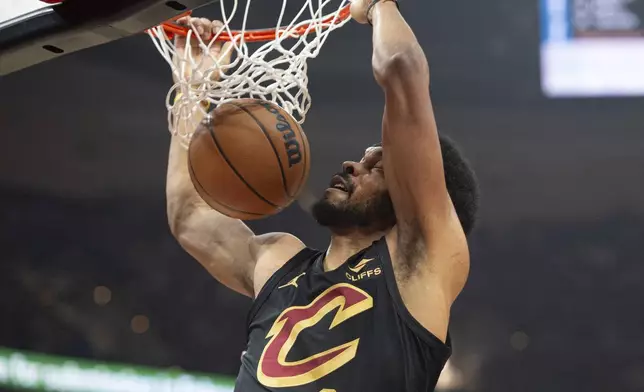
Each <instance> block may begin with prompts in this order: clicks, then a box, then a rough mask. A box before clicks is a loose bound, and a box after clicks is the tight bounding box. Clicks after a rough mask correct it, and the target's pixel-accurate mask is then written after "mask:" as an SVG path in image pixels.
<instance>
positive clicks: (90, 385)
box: [0, 348, 234, 392]
mask: <svg viewBox="0 0 644 392" xmlns="http://www.w3.org/2000/svg"><path fill="white" fill-rule="evenodd" d="M0 386H5V387H9V388H20V389H28V390H37V391H59V392H76V391H79V392H80V391H83V392H116V391H119V392H129V391H132V392H141V391H154V392H183V391H186V392H188V391H191V392H232V390H233V388H234V380H233V379H231V378H227V377H220V376H210V375H204V374H194V373H193V374H190V373H183V372H180V371H163V370H160V369H151V368H144V367H139V366H130V365H118V364H106V363H100V362H93V361H87V360H78V359H72V358H64V357H54V356H48V355H42V354H34V353H26V352H21V351H15V350H9V349H2V348H0Z"/></svg>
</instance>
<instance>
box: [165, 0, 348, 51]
mask: <svg viewBox="0 0 644 392" xmlns="http://www.w3.org/2000/svg"><path fill="white" fill-rule="evenodd" d="M350 7H351V5H350V4H347V5H346V6H344V7H342V9H341V10H340V12H339V13H338V14H337V16H336V14H333V15H329V16H327V17H326V18H324V19H323V20H322V23H330V22H331V21H332V20H333V19H334V18H335V22H334V24H338V23H340V22H342V21H344V20H345V19H347V18H348V17H349V16H350V15H351V12H350ZM191 14H192V12H191V11H188V12H185V13H183V14H181V15H178V16H176V17H174V18H172V19H170V20H169V21H167V22H163V23H161V27H163V30H165V33H166V35H167V36H168V38H169V39H172V38H174V36H175V35H183V36H186V35H188V31H189V30H190V29H189V28H188V27H185V26H179V25H178V24H176V23H174V22H175V21H176V20H177V19H180V18H183V17H184V16H189V15H191ZM310 25H311V24H310V23H306V24H303V25H301V26H299V27H298V28H296V29H294V30H292V31H291V34H290V36H295V37H300V36H302V35H306V34H309V33H312V32H314V31H315V30H310V31H307V30H308V28H309V26H310ZM239 35H243V36H244V41H246V42H260V41H273V40H275V39H276V38H277V31H276V30H275V28H270V29H257V30H246V31H240V30H232V31H231V32H230V33H228V32H222V33H221V34H220V35H219V37H217V41H231V40H232V39H233V38H235V37H237V36H239Z"/></svg>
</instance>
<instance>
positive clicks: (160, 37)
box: [148, 0, 350, 146]
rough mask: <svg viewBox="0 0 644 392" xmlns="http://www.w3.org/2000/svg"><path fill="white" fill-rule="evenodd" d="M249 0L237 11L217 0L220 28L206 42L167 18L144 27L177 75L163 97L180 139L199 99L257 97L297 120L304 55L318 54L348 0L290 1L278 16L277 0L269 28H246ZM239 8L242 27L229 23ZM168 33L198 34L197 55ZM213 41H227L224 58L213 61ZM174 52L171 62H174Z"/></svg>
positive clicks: (345, 15) (303, 102)
mask: <svg viewBox="0 0 644 392" xmlns="http://www.w3.org/2000/svg"><path fill="white" fill-rule="evenodd" d="M252 1H253V0H246V4H245V7H244V9H243V11H238V10H239V8H240V4H239V3H240V1H239V0H220V1H219V4H220V8H221V15H222V18H221V20H222V22H223V27H222V28H221V29H220V30H219V31H217V32H216V33H215V35H214V37H213V38H212V39H211V40H210V41H209V42H204V41H203V40H202V39H201V37H199V35H198V34H194V32H193V31H192V29H190V28H186V27H181V26H178V25H176V24H172V23H171V22H168V23H164V24H162V25H160V26H157V27H155V28H152V29H150V30H149V31H148V35H149V36H150V37H151V38H152V42H153V43H154V45H155V46H156V48H157V50H158V51H159V53H160V54H161V56H163V58H164V59H165V60H166V62H167V63H168V64H169V65H170V67H171V69H172V72H173V75H174V77H175V80H177V81H178V82H177V83H175V84H174V85H173V86H172V87H171V88H170V90H169V91H168V95H167V97H166V106H167V109H168V125H169V129H170V132H171V133H172V134H173V135H178V136H180V137H181V138H182V139H183V142H184V145H186V146H187V145H188V143H189V141H190V137H191V136H192V133H193V132H194V130H195V129H196V127H197V125H198V124H193V123H192V122H194V120H193V121H191V119H192V118H199V117H201V116H194V114H195V112H197V111H201V112H203V113H204V114H205V111H206V109H205V106H208V105H203V103H206V102H208V103H210V105H219V104H221V103H222V102H225V101H229V100H234V99H239V98H257V99H264V100H268V101H272V102H274V103H276V104H278V105H279V106H280V107H282V108H283V109H284V110H285V111H286V112H288V113H289V114H290V115H291V116H293V118H294V119H295V120H296V121H297V122H299V123H302V122H304V119H305V118H306V113H307V112H308V110H309V108H310V107H311V96H310V95H309V91H308V76H307V60H308V59H309V58H313V57H316V56H317V55H318V53H319V52H320V49H321V48H322V45H323V44H324V42H325V41H326V39H327V37H328V35H329V33H331V31H333V30H335V29H337V28H340V27H341V26H343V25H344V24H345V23H346V22H347V21H348V20H349V19H350V17H349V0H297V1H298V3H299V2H301V3H302V6H301V8H300V9H299V12H297V13H296V15H295V17H294V18H293V19H292V20H290V21H288V20H286V17H285V11H286V6H287V2H288V0H282V5H281V10H280V13H279V17H278V19H277V23H276V25H275V26H274V27H272V28H268V29H264V30H247V21H248V17H249V13H250V9H251V3H252ZM291 1H292V2H293V1H294V0H291ZM292 6H293V5H292V4H291V7H292ZM238 12H239V13H241V12H243V19H242V23H241V29H240V30H233V29H231V27H230V23H231V21H232V20H233V18H235V17H237V18H238V17H239V16H238V15H237V14H238ZM175 34H183V35H186V36H187V39H188V41H190V39H198V41H199V47H200V48H201V50H202V51H203V53H204V56H203V57H202V58H201V60H200V61H197V60H196V59H195V56H193V52H192V48H191V46H190V45H189V44H188V45H186V48H185V50H183V49H182V50H181V51H177V48H176V47H175V45H174V42H173V40H172V38H173V37H174V35H175ZM216 41H227V42H230V44H229V45H225V46H224V48H225V50H229V51H234V52H233V53H232V55H233V60H232V62H231V63H230V64H228V65H224V64H220V63H219V59H218V58H215V56H213V55H212V54H211V51H210V48H211V46H212V45H214V44H215V42H216ZM249 43H254V44H253V45H252V47H254V50H250V48H249V45H248V44H249ZM255 46H257V47H255ZM174 56H177V59H178V61H173V57H174ZM220 56H222V55H220ZM206 64H209V65H206ZM213 75H220V77H219V78H216V77H215V78H213ZM213 79H214V80H213Z"/></svg>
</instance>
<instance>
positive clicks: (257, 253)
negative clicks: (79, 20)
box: [166, 19, 304, 297]
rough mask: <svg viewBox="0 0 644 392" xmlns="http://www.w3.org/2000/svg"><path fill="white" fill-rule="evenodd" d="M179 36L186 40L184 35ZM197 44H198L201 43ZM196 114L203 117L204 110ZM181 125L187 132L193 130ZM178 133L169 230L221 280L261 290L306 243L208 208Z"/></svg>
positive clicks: (249, 291)
mask: <svg viewBox="0 0 644 392" xmlns="http://www.w3.org/2000/svg"><path fill="white" fill-rule="evenodd" d="M184 22H186V21H184ZM192 22H193V24H194V25H196V26H197V28H198V29H200V31H199V33H201V34H203V35H204V37H207V36H208V35H209V32H208V31H207V30H208V29H212V28H217V27H216V25H213V24H212V23H211V22H210V21H207V20H203V19H196V20H192ZM178 39H179V40H180V39H183V40H184V41H185V38H178ZM182 44H183V45H185V42H183V43H182V42H177V46H178V47H179V48H180V47H181V45H182ZM193 50H198V47H196V48H193ZM212 50H216V51H220V50H221V47H220V46H218V45H213V48H212ZM193 53H194V52H193ZM193 56H194V55H193ZM220 61H221V60H220ZM224 61H229V59H224ZM205 66H208V64H205ZM194 115H195V116H199V117H203V114H202V113H201V112H200V111H197V112H196V113H195V114H194ZM201 120H202V118H192V121H186V122H184V123H183V124H181V125H180V126H182V127H186V126H189V125H188V124H194V123H199V122H200V121H201ZM178 131H179V132H178V133H179V134H183V133H184V131H192V130H183V129H179V130H178ZM180 139H181V138H180V137H179V136H172V141H171V143H170V152H169V156H168V173H167V179H166V202H167V215H168V224H169V225H170V230H171V232H172V234H173V235H174V236H175V238H176V239H177V241H178V242H179V244H180V245H181V246H182V247H183V249H184V250H186V252H188V253H189V254H190V255H191V256H193V257H194V258H195V259H197V260H198V261H199V262H200V263H201V264H202V265H203V266H204V267H205V268H206V270H207V271H208V272H209V273H210V274H211V275H213V276H214V277H215V278H216V279H217V280H219V281H220V282H221V283H223V284H224V285H226V286H228V287H229V288H231V289H233V290H235V291H237V292H239V293H241V294H244V295H247V296H251V297H252V296H253V295H255V294H256V293H257V292H259V290H260V289H261V287H262V286H263V284H264V282H265V281H266V280H267V279H268V277H270V275H271V274H272V271H273V270H274V269H275V268H277V267H279V263H280V262H284V261H286V260H288V259H290V258H291V257H292V256H293V255H294V254H295V253H297V252H298V251H299V250H301V249H302V248H303V247H304V245H303V244H302V243H301V241H299V240H298V239H297V238H295V237H293V236H291V235H288V234H285V233H270V234H265V235H260V236H256V235H255V234H254V233H253V232H252V231H251V230H250V229H249V228H248V227H247V226H246V225H245V224H244V223H243V222H242V221H241V220H238V219H233V218H229V217H227V216H225V215H223V214H221V213H219V212H217V211H215V210H213V209H212V208H210V207H209V206H208V205H207V204H206V203H205V202H204V201H203V200H202V199H201V197H200V196H199V194H198V193H197V191H196V190H195V188H194V185H193V184H192V181H191V179H190V174H189V171H188V157H187V154H188V152H187V151H186V149H185V147H183V145H182V143H181V140H180ZM259 264H262V266H261V268H257V266H258V265H259Z"/></svg>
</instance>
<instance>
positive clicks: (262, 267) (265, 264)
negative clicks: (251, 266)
mask: <svg viewBox="0 0 644 392" xmlns="http://www.w3.org/2000/svg"><path fill="white" fill-rule="evenodd" d="M305 248H306V245H305V244H304V242H302V241H301V240H300V239H299V238H297V237H296V236H294V235H292V234H289V233H268V234H263V235H258V236H255V237H253V240H252V242H251V246H250V252H251V256H252V257H253V259H254V260H255V271H254V273H253V286H254V289H255V293H259V291H260V290H261V289H262V287H264V284H265V283H266V282H267V281H268V279H270V277H271V276H272V275H273V274H274V273H275V272H276V271H277V270H279V269H280V268H281V267H282V266H283V265H284V264H286V263H287V262H288V261H289V260H291V259H292V258H293V257H295V256H296V255H297V254H298V253H300V252H301V251H302V250H304V249H305Z"/></svg>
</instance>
